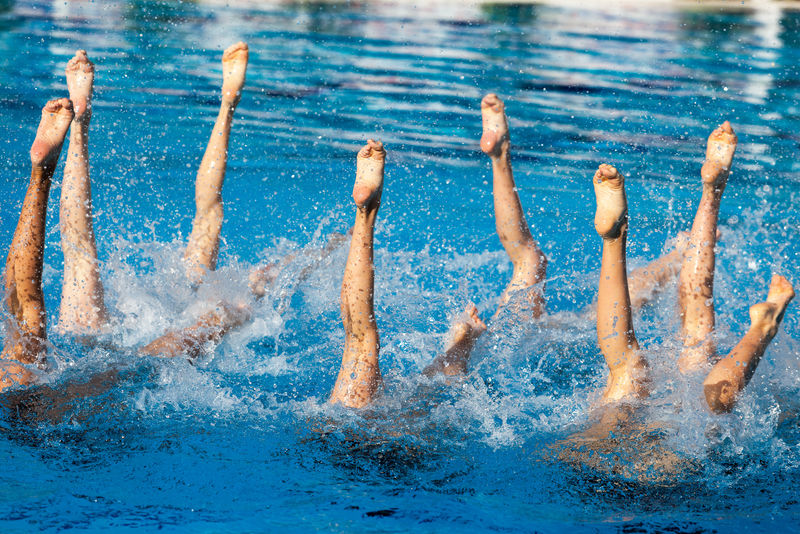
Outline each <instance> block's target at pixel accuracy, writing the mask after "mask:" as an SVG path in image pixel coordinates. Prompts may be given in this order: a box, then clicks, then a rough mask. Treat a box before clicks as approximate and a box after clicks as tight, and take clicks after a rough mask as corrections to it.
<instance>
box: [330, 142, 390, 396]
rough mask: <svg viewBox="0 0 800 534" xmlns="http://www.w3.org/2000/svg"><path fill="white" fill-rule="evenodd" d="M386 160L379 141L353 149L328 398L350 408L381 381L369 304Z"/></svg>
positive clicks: (372, 287)
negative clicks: (338, 326) (336, 352)
mask: <svg viewBox="0 0 800 534" xmlns="http://www.w3.org/2000/svg"><path fill="white" fill-rule="evenodd" d="M385 159H386V152H385V151H384V149H383V145H381V143H376V142H375V141H373V140H371V139H370V140H369V142H368V143H367V145H366V146H365V147H364V148H362V149H361V151H360V152H359V153H358V160H357V161H358V168H357V170H356V183H355V186H354V187H353V200H354V201H355V203H356V208H357V209H356V222H355V225H354V226H353V238H352V240H351V241H350V254H349V255H348V256H347V265H346V266H345V269H344V280H343V281H342V322H343V323H344V334H345V342H344V355H343V356H342V366H341V368H340V369H339V376H338V377H337V379H336V385H335V386H334V387H333V393H331V398H330V402H331V403H342V404H343V405H345V406H347V407H351V408H361V407H362V406H365V405H367V404H369V402H370V401H371V400H372V399H373V397H374V396H375V394H376V393H377V391H378V388H379V387H380V385H381V371H380V368H379V367H378V352H379V350H380V340H379V338H378V326H377V324H376V323H375V310H374V308H373V294H374V283H375V269H374V266H373V263H372V238H373V233H374V230H375V218H376V217H377V215H378V208H379V207H380V203H381V192H382V190H383V164H384V160H385Z"/></svg>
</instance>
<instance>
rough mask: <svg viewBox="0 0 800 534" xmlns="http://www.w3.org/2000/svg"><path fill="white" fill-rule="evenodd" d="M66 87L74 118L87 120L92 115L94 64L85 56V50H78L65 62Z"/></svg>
mask: <svg viewBox="0 0 800 534" xmlns="http://www.w3.org/2000/svg"><path fill="white" fill-rule="evenodd" d="M65 73H66V75H67V89H68V90H69V99H70V100H72V106H73V108H74V111H75V118H74V120H77V121H88V120H89V118H90V117H91V115H92V89H93V87H94V64H93V63H92V62H91V61H89V58H88V57H87V56H86V50H78V51H77V52H75V56H74V57H73V58H72V59H70V60H69V62H68V63H67V68H66V69H65Z"/></svg>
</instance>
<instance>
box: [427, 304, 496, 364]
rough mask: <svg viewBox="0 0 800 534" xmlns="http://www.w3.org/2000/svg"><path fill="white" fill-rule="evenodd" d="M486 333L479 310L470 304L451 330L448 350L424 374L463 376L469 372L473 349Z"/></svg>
mask: <svg viewBox="0 0 800 534" xmlns="http://www.w3.org/2000/svg"><path fill="white" fill-rule="evenodd" d="M485 331H486V325H485V324H484V322H483V321H482V320H481V318H480V316H478V309H477V308H476V307H475V305H474V304H469V305H468V306H467V309H465V310H464V313H463V314H461V317H459V319H458V320H457V321H456V322H455V323H454V324H453V327H452V328H451V329H450V344H449V345H448V347H447V349H446V350H445V351H444V353H442V354H440V355H438V356H437V357H436V358H435V359H434V360H433V362H432V363H431V364H430V365H429V366H428V367H426V368H425V369H424V370H423V371H422V373H423V374H424V375H426V376H435V375H437V374H439V373H441V374H443V375H447V376H453V375H463V374H464V373H466V372H467V364H468V363H469V355H470V353H471V352H472V347H473V346H474V345H475V341H476V340H477V339H478V338H479V337H480V336H481V334H483V333H484V332H485Z"/></svg>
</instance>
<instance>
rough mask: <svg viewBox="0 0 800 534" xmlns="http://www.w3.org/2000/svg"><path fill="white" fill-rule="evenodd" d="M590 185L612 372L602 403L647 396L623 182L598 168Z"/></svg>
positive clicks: (602, 331)
mask: <svg viewBox="0 0 800 534" xmlns="http://www.w3.org/2000/svg"><path fill="white" fill-rule="evenodd" d="M592 181H593V183H594V191H595V196H596V197H597V212H596V214H595V218H594V226H595V229H596V230H597V233H598V234H600V237H602V238H603V259H602V264H601V267H600V287H599V289H598V291H597V341H598V343H599V345H600V350H601V351H602V353H603V356H604V357H605V360H606V363H607V364H608V368H609V371H610V375H609V377H608V387H607V388H606V391H605V394H604V395H603V398H604V399H605V400H609V401H615V400H619V399H622V398H623V397H626V396H628V395H630V394H634V395H637V396H644V395H646V394H647V391H646V377H645V375H646V370H647V364H646V362H645V361H644V359H643V358H642V357H641V355H640V354H639V344H638V342H637V341H636V335H635V334H634V332H633V321H632V319H631V302H630V294H629V292H628V274H627V268H626V264H625V240H626V237H627V233H628V201H627V198H626V197H625V181H624V178H623V177H622V175H621V174H619V173H618V172H617V170H616V169H615V168H614V167H611V166H610V165H600V168H599V169H598V170H597V173H596V174H595V175H594V179H593V180H592Z"/></svg>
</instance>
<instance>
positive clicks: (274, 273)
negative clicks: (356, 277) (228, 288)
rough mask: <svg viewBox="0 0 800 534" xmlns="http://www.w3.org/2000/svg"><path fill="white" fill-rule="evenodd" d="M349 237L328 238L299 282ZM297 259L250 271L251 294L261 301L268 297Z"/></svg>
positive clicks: (335, 235) (293, 256) (266, 265)
mask: <svg viewBox="0 0 800 534" xmlns="http://www.w3.org/2000/svg"><path fill="white" fill-rule="evenodd" d="M352 233H353V231H352V230H350V231H349V232H347V235H352ZM347 235H345V234H340V233H338V232H332V233H331V234H330V235H329V236H328V242H327V243H326V244H325V247H323V248H322V250H319V251H316V255H318V257H317V258H316V259H315V260H314V263H311V264H310V265H306V266H305V267H303V268H302V269H301V270H300V272H299V273H297V276H296V280H297V282H298V283H299V282H303V281H305V280H306V279H307V278H308V277H309V276H311V273H313V272H314V269H315V268H316V267H317V265H318V263H319V262H320V261H322V260H324V259H325V258H327V257H328V256H329V255H330V254H331V253H332V252H333V251H334V250H336V249H337V248H339V246H340V245H341V244H342V243H344V241H345V240H346V239H347ZM314 252H315V251H307V252H305V254H307V255H309V256H310V255H311V254H313V253H314ZM296 257H297V254H289V255H287V256H285V257H283V258H281V259H280V260H278V261H274V262H272V263H267V264H265V265H260V266H258V267H256V268H255V269H253V270H252V271H250V274H249V275H248V281H249V284H248V285H249V287H250V292H251V293H252V294H253V295H254V296H255V297H256V298H259V299H260V298H262V297H263V296H264V295H266V294H267V289H268V288H270V287H271V286H272V284H273V283H274V282H275V280H277V278H278V275H279V274H280V272H281V271H282V270H283V269H284V268H285V267H286V266H287V265H288V264H290V263H291V262H292V261H293V260H294V259H295V258H296Z"/></svg>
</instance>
